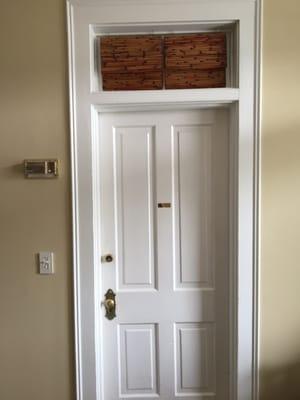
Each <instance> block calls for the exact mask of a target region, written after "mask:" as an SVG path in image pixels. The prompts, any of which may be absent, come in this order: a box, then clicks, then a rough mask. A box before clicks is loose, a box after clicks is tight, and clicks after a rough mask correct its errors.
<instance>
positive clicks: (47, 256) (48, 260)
mask: <svg viewBox="0 0 300 400" xmlns="http://www.w3.org/2000/svg"><path fill="white" fill-rule="evenodd" d="M39 271H40V274H43V275H47V274H54V266H53V253H51V252H49V251H41V252H40V253H39Z"/></svg>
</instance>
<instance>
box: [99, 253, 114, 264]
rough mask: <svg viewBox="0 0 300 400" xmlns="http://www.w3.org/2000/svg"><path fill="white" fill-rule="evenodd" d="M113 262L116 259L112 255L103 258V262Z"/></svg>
mask: <svg viewBox="0 0 300 400" xmlns="http://www.w3.org/2000/svg"><path fill="white" fill-rule="evenodd" d="M113 260H114V258H113V256H112V255H111V254H105V255H104V256H102V257H101V261H102V262H107V263H111V262H113Z"/></svg>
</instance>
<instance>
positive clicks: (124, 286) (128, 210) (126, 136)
mask: <svg viewBox="0 0 300 400" xmlns="http://www.w3.org/2000/svg"><path fill="white" fill-rule="evenodd" d="M154 142H155V137H154V128H153V127H147V126H146V127H143V126H139V127H135V126H126V127H116V128H115V129H114V169H115V173H114V176H115V207H116V210H115V212H116V244H117V268H116V271H117V274H118V278H117V282H118V286H119V288H120V290H135V289H152V288H154V287H155V284H156V249H155V236H156V228H155V215H154V212H155V208H154V184H155V182H154V181H155V177H154V165H153V164H154V158H155V157H154Z"/></svg>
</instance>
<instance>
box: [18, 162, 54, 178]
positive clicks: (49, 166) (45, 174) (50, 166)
mask: <svg viewBox="0 0 300 400" xmlns="http://www.w3.org/2000/svg"><path fill="white" fill-rule="evenodd" d="M24 175H25V177H26V178H30V179H36V178H39V179H49V178H56V177H57V176H58V160H57V159H53V158H49V159H36V160H35V159H32V160H24Z"/></svg>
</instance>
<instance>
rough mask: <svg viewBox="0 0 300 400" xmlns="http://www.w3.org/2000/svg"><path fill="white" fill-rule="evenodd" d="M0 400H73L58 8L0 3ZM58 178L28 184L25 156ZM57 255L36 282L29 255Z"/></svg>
mask: <svg viewBox="0 0 300 400" xmlns="http://www.w3.org/2000/svg"><path fill="white" fill-rule="evenodd" d="M0 132H1V133H0V180H1V186H0V187H1V194H0V214H1V217H0V227H1V228H0V316H1V320H0V399H1V400H21V399H22V400H70V399H74V377H73V350H72V347H73V344H72V342H73V334H72V303H71V298H72V293H71V287H72V275H71V219H70V177H69V176H70V167H69V152H68V148H69V143H68V140H69V139H68V136H69V132H68V97H67V47H66V23H65V2H64V0H0ZM30 157H32V158H34V157H58V158H59V159H60V160H61V161H62V171H61V177H60V178H59V179H58V180H54V181H45V180H39V181H37V180H36V181H30V180H25V179H24V178H23V175H22V170H21V169H20V167H19V164H20V163H21V162H22V160H23V159H24V158H30ZM40 250H52V251H54V253H55V268H56V274H55V275H53V276H50V277H46V276H40V275H38V274H37V273H36V272H37V266H36V262H35V254H36V253H37V252H38V251H40Z"/></svg>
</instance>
